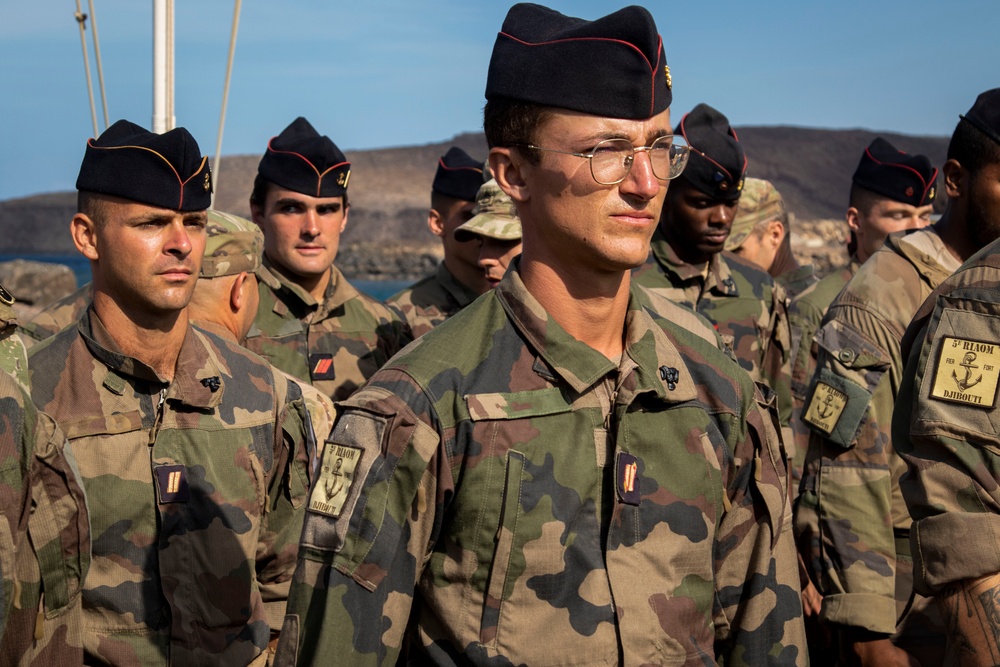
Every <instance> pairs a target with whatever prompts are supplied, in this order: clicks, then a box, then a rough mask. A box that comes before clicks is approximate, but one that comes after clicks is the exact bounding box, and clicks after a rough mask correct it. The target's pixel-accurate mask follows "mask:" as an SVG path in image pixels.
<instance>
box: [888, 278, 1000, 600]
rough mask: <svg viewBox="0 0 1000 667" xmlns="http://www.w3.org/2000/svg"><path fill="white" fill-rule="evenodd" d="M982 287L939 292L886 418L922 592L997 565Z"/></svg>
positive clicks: (998, 487)
mask: <svg viewBox="0 0 1000 667" xmlns="http://www.w3.org/2000/svg"><path fill="white" fill-rule="evenodd" d="M979 297H980V298H977V299H975V300H965V299H960V298H955V297H951V296H942V297H939V298H938V300H937V304H936V306H935V310H934V312H933V314H932V316H931V318H930V320H929V322H928V328H927V335H926V338H925V339H924V341H923V344H922V345H921V344H920V342H919V339H918V342H917V344H915V345H914V347H913V352H912V353H911V355H910V359H909V361H908V363H907V367H906V371H905V373H904V376H903V380H902V385H901V388H900V394H899V402H898V406H899V408H898V410H897V414H896V415H895V416H894V418H893V436H894V438H895V440H894V444H896V445H897V448H898V451H899V453H900V455H901V456H902V457H903V458H904V459H905V460H906V463H907V465H908V469H909V474H908V475H906V476H905V477H904V478H903V479H902V480H901V482H900V486H901V488H902V493H903V496H904V498H905V500H906V503H907V506H908V507H909V508H910V512H911V514H912V516H913V521H914V523H913V528H912V531H911V536H910V543H911V545H912V546H913V559H914V588H916V590H917V591H918V592H919V593H921V594H923V595H933V594H935V593H937V592H939V591H940V590H941V589H942V588H943V587H944V586H946V585H949V584H952V583H955V582H958V581H960V580H963V579H977V578H980V577H984V576H987V575H991V574H995V573H998V572H1000V438H998V435H997V434H998V432H1000V410H998V409H997V386H998V384H1000V383H998V379H1000V303H997V302H996V301H997V299H998V296H997V292H996V290H995V288H994V289H992V290H988V291H987V290H983V291H981V292H980V294H979ZM958 545H960V548H956V546H958Z"/></svg>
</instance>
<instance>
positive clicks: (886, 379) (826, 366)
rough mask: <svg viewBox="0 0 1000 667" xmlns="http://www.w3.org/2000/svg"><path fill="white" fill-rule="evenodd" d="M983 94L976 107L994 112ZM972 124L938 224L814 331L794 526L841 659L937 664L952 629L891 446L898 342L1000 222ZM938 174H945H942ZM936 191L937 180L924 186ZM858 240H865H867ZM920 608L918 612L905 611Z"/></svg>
mask: <svg viewBox="0 0 1000 667" xmlns="http://www.w3.org/2000/svg"><path fill="white" fill-rule="evenodd" d="M998 104H1000V97H992V98H990V97H989V96H981V97H980V98H979V99H978V100H977V102H976V105H975V106H974V107H973V110H972V111H971V112H970V113H971V114H973V116H975V115H976V114H977V113H979V112H980V110H981V109H984V108H986V109H989V107H990V106H993V107H994V108H996V106H997V105H998ZM964 126H965V124H964V121H963V122H962V123H960V124H959V128H958V129H956V131H955V133H954V134H953V135H952V142H951V145H950V146H949V156H951V157H950V161H949V163H948V164H949V166H948V167H947V168H946V171H945V181H946V184H947V187H948V192H949V195H951V193H952V192H954V195H953V196H954V199H953V200H950V201H949V205H948V208H947V210H946V211H945V213H944V215H943V216H942V217H941V219H940V220H939V221H938V222H936V223H935V224H934V225H932V226H930V227H926V228H924V229H919V230H913V231H910V232H897V233H895V234H890V235H889V237H888V238H887V239H886V241H885V244H884V245H883V246H882V247H881V248H880V249H879V250H878V251H877V252H876V253H875V254H874V255H872V256H871V257H870V258H869V259H868V261H867V262H865V263H864V264H863V265H862V266H861V268H859V269H858V272H857V273H856V274H855V275H854V277H853V278H852V279H851V280H850V282H848V283H847V286H846V287H844V289H843V291H841V293H840V295H839V296H838V297H837V298H836V299H835V300H834V302H833V304H832V305H831V306H830V309H829V310H828V311H827V314H826V317H824V319H823V323H822V325H821V326H820V330H819V332H818V333H817V334H816V337H815V339H814V340H815V344H816V345H817V346H818V357H817V370H816V373H815V375H814V376H813V379H812V382H811V384H810V388H809V392H808V393H807V397H806V402H805V407H804V408H803V411H802V415H803V421H805V422H806V424H808V425H809V427H810V428H811V429H812V431H813V433H812V437H811V439H810V441H809V447H808V451H807V452H806V459H805V467H804V471H803V477H802V484H801V487H800V496H799V499H798V502H797V510H796V511H797V515H796V530H797V538H798V540H799V548H800V551H801V552H802V554H803V557H804V559H805V561H806V564H807V566H808V567H809V569H810V574H811V576H812V578H813V583H814V584H815V585H816V587H817V588H818V589H819V592H820V593H821V594H822V595H823V596H824V598H823V603H822V609H821V611H820V619H821V620H822V621H824V622H825V623H827V624H828V625H831V626H835V627H836V629H837V630H838V631H839V633H840V637H841V642H840V650H841V655H842V656H843V657H845V659H847V660H849V661H850V660H858V661H860V662H861V663H862V664H890V661H892V660H898V661H906V660H907V659H909V656H918V657H919V658H920V659H921V660H926V661H928V664H939V659H940V657H941V656H940V654H939V653H937V652H936V651H937V650H938V649H940V647H941V646H942V645H943V634H942V633H943V627H942V626H941V621H940V618H939V616H938V615H937V613H936V610H935V609H934V606H933V605H932V604H930V603H929V600H927V599H926V598H924V597H922V596H919V595H918V596H916V598H915V600H913V601H912V605H908V602H909V601H910V598H911V591H912V590H913V583H912V576H913V572H912V559H911V556H910V548H909V544H910V543H909V539H908V538H909V533H910V524H911V518H910V514H909V512H908V511H907V509H906V506H905V504H904V503H903V498H902V495H901V493H900V488H899V478H900V476H901V475H902V473H903V472H904V471H905V464H904V462H903V460H902V459H900V457H899V456H898V455H897V454H896V452H895V450H894V449H893V446H892V438H891V418H892V411H893V407H894V405H895V401H896V394H897V392H898V389H899V383H900V378H901V376H902V372H903V359H902V356H901V352H900V339H901V338H902V336H903V332H904V331H905V330H906V327H907V325H908V324H909V323H910V320H911V319H912V318H913V316H914V314H915V313H916V312H917V309H918V308H919V307H920V305H921V304H922V303H923V302H924V300H925V299H926V298H927V296H928V295H930V293H931V291H932V290H934V289H935V288H936V287H937V286H938V285H940V284H941V282H942V281H943V280H944V279H945V278H947V277H948V276H949V275H951V273H953V272H954V271H955V270H956V269H958V267H959V265H960V264H961V263H962V261H963V260H964V259H966V258H968V257H970V256H971V255H972V254H973V253H975V252H976V251H977V250H978V249H980V248H982V247H983V246H985V245H986V244H988V243H989V242H990V241H992V240H993V239H994V238H996V236H997V235H998V233H1000V225H983V224H980V220H979V219H978V218H977V217H975V216H973V215H970V214H969V211H970V210H973V209H974V207H975V199H972V200H967V201H966V202H962V199H963V198H968V197H969V196H970V193H969V191H968V190H967V189H966V187H965V183H964V181H965V180H967V176H966V175H965V172H963V171H962V170H961V167H960V165H961V161H960V159H959V158H958V157H956V156H958V155H961V154H962V153H963V152H965V151H967V150H968V148H967V146H966V144H968V142H969V134H970V133H969V132H967V131H966V130H965V127H964ZM935 175H936V172H935ZM931 187H934V181H933V180H930V179H929V180H927V181H926V182H924V183H923V185H922V189H923V190H929V189H930V188H931ZM859 243H860V239H859ZM908 606H910V609H909V612H908V613H904V612H905V611H906V608H907V607H908Z"/></svg>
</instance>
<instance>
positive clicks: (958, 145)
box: [948, 120, 1000, 174]
mask: <svg viewBox="0 0 1000 667" xmlns="http://www.w3.org/2000/svg"><path fill="white" fill-rule="evenodd" d="M948 159H949V160H957V161H958V163H959V164H960V165H962V166H963V167H965V168H966V169H968V170H969V172H970V173H972V174H975V173H976V172H978V171H979V170H980V169H982V168H983V167H985V166H987V165H991V164H997V163H1000V144H997V142H995V141H993V140H992V139H991V138H990V137H988V136H986V134H984V133H983V131H982V130H980V129H979V128H977V127H976V126H974V125H973V124H972V123H970V122H968V121H965V120H960V121H958V125H957V126H956V127H955V132H954V133H953V134H952V135H951V141H950V142H949V143H948Z"/></svg>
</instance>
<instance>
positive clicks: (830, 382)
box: [802, 321, 892, 448]
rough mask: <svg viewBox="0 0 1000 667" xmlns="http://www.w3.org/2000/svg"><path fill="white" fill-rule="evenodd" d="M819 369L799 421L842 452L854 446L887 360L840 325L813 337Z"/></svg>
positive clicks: (833, 324)
mask: <svg viewBox="0 0 1000 667" xmlns="http://www.w3.org/2000/svg"><path fill="white" fill-rule="evenodd" d="M815 341H816V344H817V345H818V346H819V350H820V356H819V366H818V368H817V371H816V374H815V375H814V376H813V380H812V384H811V386H810V387H809V394H808V397H807V399H806V403H805V407H804V408H803V411H802V412H803V416H802V419H803V421H804V422H806V423H807V424H808V425H809V427H810V428H811V429H813V430H814V431H816V432H817V433H819V434H820V435H822V436H823V437H825V438H826V439H827V440H829V441H831V442H833V443H836V444H838V445H840V446H841V447H844V448H850V447H853V446H854V443H855V441H856V440H857V434H858V430H859V429H860V427H861V422H862V420H863V419H864V417H865V414H866V413H867V411H868V405H869V403H870V402H871V398H872V394H873V393H874V392H875V388H876V387H877V386H878V383H879V382H880V381H881V379H882V376H883V375H884V374H885V372H886V371H887V370H888V369H889V366H890V364H891V361H892V360H891V359H890V357H889V354H888V353H887V352H886V351H885V350H883V349H882V348H881V347H879V346H878V345H876V344H875V343H874V342H872V341H871V340H869V339H868V338H867V337H865V336H863V335H861V334H860V333H858V332H857V331H854V330H853V329H851V328H849V327H846V326H844V325H843V324H841V323H840V322H836V321H833V322H827V323H826V324H825V325H824V326H823V327H822V328H821V329H820V330H819V333H817V334H816V339H815Z"/></svg>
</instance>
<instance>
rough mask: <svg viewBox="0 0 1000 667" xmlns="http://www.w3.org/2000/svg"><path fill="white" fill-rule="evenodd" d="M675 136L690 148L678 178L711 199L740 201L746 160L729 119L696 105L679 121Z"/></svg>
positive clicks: (708, 108) (711, 109)
mask: <svg viewBox="0 0 1000 667" xmlns="http://www.w3.org/2000/svg"><path fill="white" fill-rule="evenodd" d="M674 133H675V134H679V135H681V136H682V137H684V139H685V140H686V141H687V143H688V146H690V147H691V156H690V157H689V158H688V163H687V167H685V168H684V173H682V174H681V176H680V177H681V178H683V179H685V180H686V181H687V182H688V183H690V184H691V185H693V186H694V187H696V188H697V189H698V190H699V191H701V192H703V193H705V194H706V195H708V196H710V197H714V198H716V199H721V200H723V201H735V200H737V199H739V198H740V194H741V193H742V192H743V181H744V180H745V178H746V173H747V157H746V153H744V152H743V145H742V144H741V143H740V140H739V137H737V136H736V131H735V130H734V129H733V128H732V127H730V125H729V119H728V118H726V117H725V116H724V115H722V114H721V113H720V112H718V111H716V110H715V109H713V108H712V107H710V106H708V105H707V104H699V105H698V106H696V107H695V108H694V109H692V110H691V111H690V113H687V114H685V115H684V117H683V118H681V122H680V125H678V126H677V129H676V130H675V131H674Z"/></svg>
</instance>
